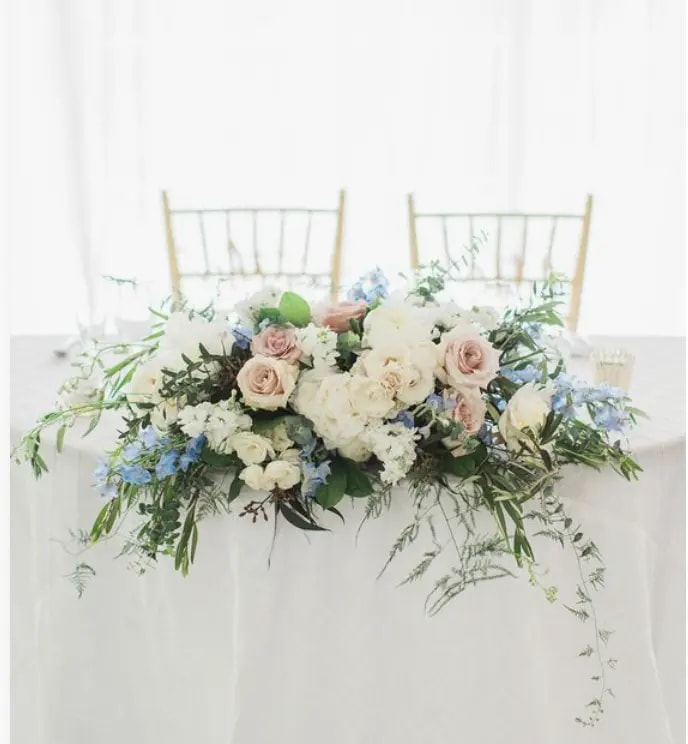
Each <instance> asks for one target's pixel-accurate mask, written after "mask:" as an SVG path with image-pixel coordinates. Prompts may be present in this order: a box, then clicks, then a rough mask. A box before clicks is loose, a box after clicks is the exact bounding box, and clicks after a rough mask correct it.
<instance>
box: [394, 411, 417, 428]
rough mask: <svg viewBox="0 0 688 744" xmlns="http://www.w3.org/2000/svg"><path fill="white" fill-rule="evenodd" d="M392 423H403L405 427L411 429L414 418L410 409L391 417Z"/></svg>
mask: <svg viewBox="0 0 688 744" xmlns="http://www.w3.org/2000/svg"><path fill="white" fill-rule="evenodd" d="M392 423H400V424H403V425H404V426H405V427H406V428H407V429H413V427H414V426H415V419H414V418H413V414H412V413H411V411H407V410H403V411H399V413H398V414H397V415H396V416H395V417H394V418H393V419H392Z"/></svg>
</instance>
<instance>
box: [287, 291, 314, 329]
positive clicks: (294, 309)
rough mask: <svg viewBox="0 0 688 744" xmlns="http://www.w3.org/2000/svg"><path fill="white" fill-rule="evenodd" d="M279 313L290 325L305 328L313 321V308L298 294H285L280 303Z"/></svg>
mask: <svg viewBox="0 0 688 744" xmlns="http://www.w3.org/2000/svg"><path fill="white" fill-rule="evenodd" d="M279 311H280V313H281V314H282V316H283V317H284V319H285V320H286V321H287V322H288V323H293V324H294V325H295V326H305V325H308V322H309V321H310V319H311V308H310V305H309V304H308V303H307V302H306V300H304V299H303V297H301V295H299V294H296V292H284V293H283V295H282V299H281V300H280V303H279Z"/></svg>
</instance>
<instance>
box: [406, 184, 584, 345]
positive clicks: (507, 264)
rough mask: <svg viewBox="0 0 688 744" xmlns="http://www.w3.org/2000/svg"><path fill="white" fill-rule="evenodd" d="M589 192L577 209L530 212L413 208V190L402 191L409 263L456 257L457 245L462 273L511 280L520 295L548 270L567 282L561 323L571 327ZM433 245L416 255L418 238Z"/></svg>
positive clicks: (580, 280)
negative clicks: (463, 253)
mask: <svg viewBox="0 0 688 744" xmlns="http://www.w3.org/2000/svg"><path fill="white" fill-rule="evenodd" d="M592 204H593V198H592V195H590V194H588V196H587V197H586V200H585V208H584V210H583V211H582V212H581V213H575V214H574V213H566V212H560V213H536V212H532V213H530V212H418V211H417V210H416V206H415V199H414V196H413V194H409V195H408V221H409V243H410V253H411V267H412V268H413V269H416V268H418V266H419V265H421V263H425V264H427V263H429V262H430V261H431V260H433V259H439V260H440V261H441V262H442V263H445V262H446V263H447V264H451V263H455V262H457V260H459V252H460V250H461V248H462V247H463V248H464V249H465V248H466V247H472V246H476V244H477V246H478V247H479V250H477V251H469V258H468V261H467V263H468V265H467V267H466V271H467V273H466V275H465V276H462V277H461V279H462V280H463V281H467V282H475V283H478V284H480V283H495V284H509V285H513V287H514V288H515V290H516V292H517V293H519V294H520V295H522V294H523V293H524V291H526V290H528V289H529V288H530V287H532V285H533V284H534V283H535V282H541V281H543V280H545V279H547V278H548V277H549V276H551V275H552V274H553V273H558V274H562V275H563V276H564V277H565V278H566V283H567V284H568V312H567V314H566V325H567V327H568V329H569V330H571V331H575V330H576V328H577V327H578V319H579V316H580V305H581V295H582V292H583V279H584V277H585V263H586V259H587V253H588V240H589V236H590V222H591V218H592ZM420 240H422V241H423V243H424V245H425V244H426V242H427V244H428V245H431V244H433V245H434V252H433V251H431V250H428V251H425V252H424V255H423V256H422V257H421V255H420V248H419V241H420Z"/></svg>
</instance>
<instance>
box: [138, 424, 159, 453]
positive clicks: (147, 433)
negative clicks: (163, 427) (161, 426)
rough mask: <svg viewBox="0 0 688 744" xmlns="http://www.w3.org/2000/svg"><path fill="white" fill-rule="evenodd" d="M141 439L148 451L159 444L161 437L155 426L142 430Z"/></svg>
mask: <svg viewBox="0 0 688 744" xmlns="http://www.w3.org/2000/svg"><path fill="white" fill-rule="evenodd" d="M140 439H141V442H142V444H143V446H144V447H145V448H146V449H152V448H153V447H155V446H157V444H158V443H159V441H160V435H159V434H158V432H157V431H156V430H155V428H154V427H153V426H150V425H149V426H147V427H146V428H145V429H141V434H140Z"/></svg>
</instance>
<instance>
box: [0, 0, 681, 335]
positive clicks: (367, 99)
mask: <svg viewBox="0 0 688 744" xmlns="http://www.w3.org/2000/svg"><path fill="white" fill-rule="evenodd" d="M11 10H12V19H11V20H12V26H11V34H10V45H11V61H12V69H11V81H12V90H11V100H10V101H9V104H10V105H9V111H10V115H11V127H12V131H11V134H12V143H13V144H12V150H11V172H12V183H11V205H10V216H11V219H12V235H11V245H10V250H9V257H10V269H11V276H12V280H11V283H10V289H11V296H10V307H11V330H12V331H13V332H15V333H26V332H39V331H42V332H58V331H65V330H67V331H68V330H70V328H72V327H73V326H74V322H75V317H76V316H77V315H79V316H80V317H86V315H87V313H88V310H89V308H90V310H91V312H92V313H94V314H95V315H98V314H99V313H101V312H102V309H103V306H104V304H105V300H104V283H103V281H102V279H101V278H100V277H101V276H102V275H103V274H111V275H115V276H122V277H133V276H138V277H139V278H149V279H155V280H157V281H158V285H159V292H160V293H164V292H165V291H166V279H167V266H166V260H165V253H164V243H163V236H162V229H161V220H160V209H159V190H160V189H161V188H167V189H169V191H170V193H171V195H172V198H173V200H174V201H175V202H176V203H182V202H186V203H194V204H203V203H204V202H205V203H208V202H212V203H221V202H230V201H234V202H236V201H241V202H243V203H250V202H255V203H270V202H273V203H279V202H282V203H284V202H290V203H294V202H303V203H307V202H309V203H313V204H319V205H323V206H329V205H334V203H335V199H336V192H337V189H339V188H340V187H341V186H345V187H346V188H347V189H348V193H349V197H350V210H349V213H348V215H347V235H346V252H345V279H352V278H354V277H355V276H356V275H357V274H358V273H360V272H362V271H363V270H366V269H368V268H370V262H371V259H370V257H371V256H375V260H377V261H378V262H379V263H380V264H381V265H382V267H383V268H385V269H387V270H389V271H392V272H393V271H398V270H404V269H405V268H406V267H407V262H408V249H407V233H406V214H405V193H406V192H407V191H414V192H415V194H416V197H417V204H418V207H419V208H420V209H424V208H427V209H444V208H447V209H490V208H495V209H497V208H504V209H531V210H561V211H574V210H575V211H578V210H582V206H583V200H584V197H585V194H586V193H587V192H592V193H593V194H594V195H595V200H596V201H595V213H594V218H593V227H592V235H591V246H590V255H589V262H588V273H587V277H586V286H585V293H584V298H583V308H582V317H581V330H583V331H584V332H585V331H594V332H596V333H609V334H611V333H629V334H636V335H639V334H654V333H659V334H684V333H685V324H684V312H683V307H684V291H685V290H684V286H683V277H684V274H685V184H684V174H685V63H684V53H685V48H684V47H685V19H684V14H685V5H684V2H683V0H481V1H480V2H477V1H476V0H422V1H421V0H387V1H385V2H383V1H379V2H369V1H367V2H366V1H364V0H346V1H345V0H290V2H279V1H278V0H256V1H255V2H250V3H248V2H236V1H230V0H193V2H192V1H191V0H62V1H61V2H55V1H54V0H15V2H14V4H13V6H12V8H11Z"/></svg>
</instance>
